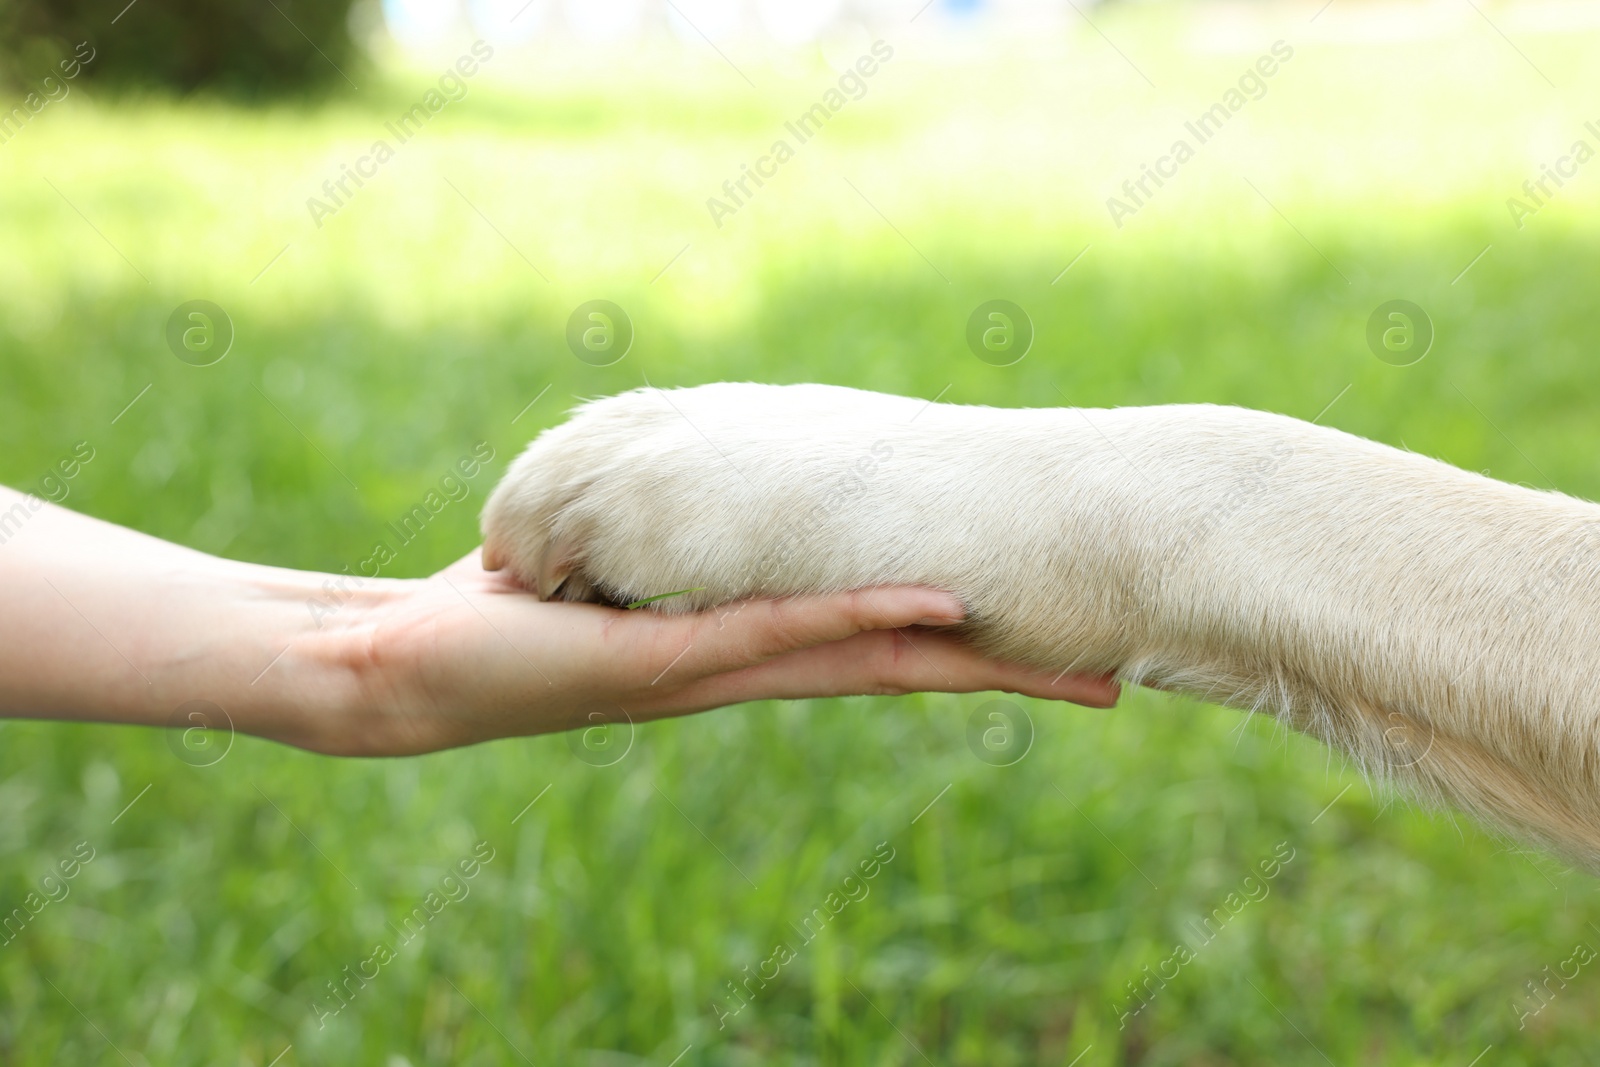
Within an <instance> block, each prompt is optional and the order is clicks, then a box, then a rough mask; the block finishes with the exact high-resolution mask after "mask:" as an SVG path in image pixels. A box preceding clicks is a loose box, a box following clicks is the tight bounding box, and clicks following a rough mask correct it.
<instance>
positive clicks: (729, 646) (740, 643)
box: [682, 586, 966, 676]
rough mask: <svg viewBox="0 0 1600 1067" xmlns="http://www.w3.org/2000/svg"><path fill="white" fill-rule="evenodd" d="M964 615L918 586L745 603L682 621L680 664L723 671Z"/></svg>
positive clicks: (953, 602) (952, 600)
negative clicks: (684, 644)
mask: <svg viewBox="0 0 1600 1067" xmlns="http://www.w3.org/2000/svg"><path fill="white" fill-rule="evenodd" d="M965 617H966V609H965V607H963V605H962V604H961V601H960V600H959V599H958V598H956V597H955V596H954V595H952V594H950V593H946V592H943V591H941V590H938V589H928V588H924V587H922V586H880V587H878V588H872V589H856V590H852V591H850V592H847V593H826V594H822V595H818V596H804V597H784V598H782V599H778V600H745V601H740V602H738V603H735V604H727V605H724V606H723V607H720V608H713V609H712V610H710V611H707V612H702V613H700V614H698V615H696V616H693V617H691V618H687V619H685V620H684V623H683V624H684V625H685V626H687V627H688V633H687V635H686V636H687V638H688V641H689V645H688V646H687V653H686V654H685V655H684V663H683V664H682V668H683V669H684V670H685V671H687V672H689V673H691V674H692V675H699V676H704V675H709V674H723V673H725V672H727V671H731V670H738V669H740V668H743V667H749V666H752V665H754V664H757V663H761V662H764V661H766V660H769V659H772V658H773V657H774V656H781V655H783V654H785V653H789V652H794V651H797V650H799V649H804V648H811V647H813V646H816V645H825V644H829V643H832V642H836V641H842V640H844V639H845V638H847V637H851V636H853V635H855V634H859V633H862V632H863V631H869V630H889V629H895V628H899V627H905V626H916V625H924V626H946V625H951V624H954V623H957V622H960V621H961V620H962V619H963V618H965Z"/></svg>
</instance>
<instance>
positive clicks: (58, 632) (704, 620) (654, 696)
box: [0, 486, 1118, 756]
mask: <svg viewBox="0 0 1600 1067" xmlns="http://www.w3.org/2000/svg"><path fill="white" fill-rule="evenodd" d="M19 504H21V505H22V506H23V508H24V509H27V508H29V506H30V505H29V504H28V503H26V502H25V498H24V496H23V495H22V494H21V493H18V492H16V491H14V490H11V489H8V488H5V487H3V486H0V517H3V516H5V515H6V514H8V513H9V514H13V515H16V514H19V513H17V512H15V511H14V510H13V509H14V507H15V506H16V505H19ZM0 533H5V534H6V535H7V536H6V539H5V541H4V543H3V544H0V716H4V717H12V718H35V719H63V720H81V721H93V722H106V723H126V724H136V725H144V726H169V725H174V721H175V720H174V713H175V711H176V710H177V709H178V708H180V707H181V706H183V705H185V704H188V703H189V702H190V701H195V700H204V701H209V702H211V703H213V704H215V705H217V706H219V707H221V708H222V709H224V710H225V711H226V713H227V715H228V718H229V719H230V720H231V722H232V725H233V728H234V729H236V730H238V731H240V732H242V733H247V734H254V735H256V736H259V737H265V738H270V739H272V740H275V741H281V742H283V743H285V744H290V745H295V746H298V747H300V748H304V749H309V750H311V751H313V752H321V753H327V754H331V755H350V756H400V755H412V754H416V753H423V752H432V751H436V750H439V749H446V748H453V747H456V746H460V745H470V744H476V743H478V742H480V741H489V740H493V739H495V738H500V737H514V736H524V735H528V734H541V733H550V732H554V731H559V730H567V729H571V728H573V727H576V726H585V725H589V724H590V723H591V722H592V721H596V720H595V719H593V718H592V716H593V715H594V714H597V713H598V714H600V715H603V716H608V717H611V718H612V719H613V721H619V720H620V719H621V718H622V717H623V716H624V715H625V716H626V717H627V718H628V719H630V720H631V721H633V722H635V723H641V722H646V721H649V720H651V719H659V718H666V717H669V716H675V715H685V714H689V713H692V712H697V711H705V710H708V709H711V708H716V707H721V706H723V705H727V704H735V703H740V702H743V701H749V700H768V699H798V698H805V697H829V696H851V695H898V694H903V693H911V692H921V691H930V692H951V693H971V692H985V691H991V690H998V691H1004V692H1011V693H1021V694H1025V695H1028V696H1035V697H1043V698H1046V699H1052V700H1062V701H1069V702H1072V703H1076V704H1083V705H1087V706H1090V707H1110V706H1111V705H1113V704H1115V703H1116V700H1117V697H1118V689H1117V686H1116V684H1115V683H1114V682H1112V681H1110V680H1108V679H1104V678H1097V677H1087V676H1079V675H1055V674H1052V673H1049V672H1046V673H1040V672H1037V671H1033V670H1030V669H1028V668H1025V667H1020V666H1016V665H1013V664H1008V663H1001V662H996V661H993V660H988V659H985V658H984V657H982V656H981V655H979V654H978V653H977V652H976V651H974V650H973V649H972V648H971V647H969V646H968V645H966V644H964V643H963V642H962V641H960V640H958V639H957V638H955V637H954V636H952V635H949V634H946V633H941V632H939V630H938V629H937V627H939V626H945V625H950V624H953V623H956V622H959V621H960V620H961V618H962V614H963V608H962V605H961V603H960V601H959V600H957V599H956V598H955V597H954V596H952V595H950V594H948V593H945V592H941V591H939V590H936V589H926V588H919V587H904V586H903V587H880V588H875V589H863V590H857V591H854V592H850V593H840V594H833V595H826V596H813V597H793V598H787V599H783V600H751V601H745V602H742V603H738V604H730V605H725V606H724V607H721V608H716V609H713V610H711V611H707V612H703V613H700V614H697V615H672V616H668V615H660V614H657V613H654V612H652V611H650V610H649V609H639V610H634V611H627V610H623V609H619V608H610V607H600V606H597V605H593V604H573V603H545V602H542V601H540V600H538V599H537V598H536V597H535V596H533V595H532V594H529V593H527V592H524V591H523V590H521V589H519V588H517V587H516V586H515V585H513V584H512V583H511V581H510V579H509V578H507V577H506V576H505V575H504V573H503V572H502V573H489V572H486V571H484V570H483V568H482V565H481V563H480V560H479V556H478V552H477V551H476V550H474V551H473V552H472V553H471V554H469V555H468V556H466V557H465V558H464V559H462V560H460V561H459V562H457V563H455V564H454V565H452V566H450V567H448V568H446V569H445V570H443V571H441V572H439V573H438V574H435V575H433V576H432V577H429V578H418V579H388V578H380V579H371V580H366V581H364V582H363V584H361V585H360V586H359V587H356V586H355V585H354V583H353V582H351V580H350V579H349V578H348V577H347V576H344V575H334V574H321V573H317V572H311V571H295V570H287V569H283V568H278V567H266V566H261V565H258V564H253V563H241V562H238V561H236V560H228V559H222V558H219V557H216V556H209V555H206V554H205V553H202V552H197V551H195V550H193V549H189V548H184V547H182V546H180V545H175V544H171V543H169V542H166V541H161V540H158V539H157V538H154V537H150V536H147V535H145V534H141V533H138V532H136V531H133V530H129V529H126V528H124V527H120V526H115V525H112V524H110V523H106V522H101V521H100V520H98V519H92V518H89V517H87V516H84V515H80V514H77V513H76V512H73V511H70V510H67V509H66V508H60V507H56V506H55V505H52V504H43V505H42V506H41V507H39V508H38V509H37V510H33V511H31V512H29V514H28V517H27V518H26V519H25V520H24V521H23V522H22V524H21V526H20V528H19V527H16V526H15V524H13V525H12V526H11V527H0ZM330 582H332V583H340V582H342V583H343V586H342V589H341V590H340V592H339V593H338V596H337V601H334V600H331V599H330V595H329V592H328V588H329V587H328V586H327V584H326V583H330ZM314 600H321V601H322V602H323V603H324V604H327V603H337V610H334V611H333V612H332V613H331V614H329V613H328V612H327V611H326V610H322V611H316V612H314V611H313V610H311V609H310V608H309V607H308V602H310V601H314ZM180 725H187V723H180ZM213 725H215V724H213Z"/></svg>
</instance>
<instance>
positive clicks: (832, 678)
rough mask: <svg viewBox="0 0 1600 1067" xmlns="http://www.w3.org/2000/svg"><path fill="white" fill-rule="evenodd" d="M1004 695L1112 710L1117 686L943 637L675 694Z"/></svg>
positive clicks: (880, 635)
mask: <svg viewBox="0 0 1600 1067" xmlns="http://www.w3.org/2000/svg"><path fill="white" fill-rule="evenodd" d="M992 690H1002V691H1004V692H1008V693H1021V694H1023V695H1026V696H1033V697H1042V698H1044V699H1047V700H1065V701H1068V702H1070V703H1074V704H1083V705H1085V706H1087V707H1095V708H1107V707H1111V706H1113V705H1114V704H1116V702H1117V700H1118V698H1119V697H1120V695H1121V687H1120V686H1119V685H1118V684H1117V683H1116V682H1115V681H1113V680H1112V679H1110V678H1109V677H1102V676H1095V675H1084V674H1059V673H1056V672H1052V671H1037V670H1034V669H1033V668H1030V667H1024V666H1021V665H1018V664H1014V663H1004V662H1001V661H998V660H992V659H987V658H985V657H984V656H983V655H982V654H980V653H979V652H978V651H977V650H976V649H974V648H973V647H972V646H971V645H969V644H967V643H966V642H964V641H961V640H960V639H958V638H955V637H953V636H950V635H946V634H928V633H919V634H915V635H910V634H904V633H897V632H895V631H888V632H870V633H860V634H857V635H855V636H853V637H849V638H846V639H845V640H842V641H836V642H832V643H830V644H825V645H818V646H814V647H811V648H807V649H802V650H800V651H797V652H791V653H788V654H786V655H781V656H778V657H776V658H773V659H770V660H767V661H766V662H764V663H760V664H756V665H754V666H750V667H745V668H742V669H740V670H736V671H733V672H730V673H728V674H723V675H718V676H715V677H711V678H706V679H703V680H701V681H700V682H697V683H694V684H692V685H689V686H685V687H683V688H682V689H681V690H679V692H678V694H677V696H678V699H680V700H682V701H684V702H685V703H686V704H689V705H692V706H694V707H696V708H700V707H706V708H710V707H718V706H720V705H722V704H729V703H737V702H740V701H746V700H793V699H800V698H805V697H834V696H863V695H865V696H893V695H900V694H904V693H913V692H935V693H980V692H989V691H992Z"/></svg>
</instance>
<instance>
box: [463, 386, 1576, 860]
mask: <svg viewBox="0 0 1600 1067" xmlns="http://www.w3.org/2000/svg"><path fill="white" fill-rule="evenodd" d="M483 529H484V534H485V550H484V559H485V561H486V565H487V566H489V567H490V568H491V569H497V568H499V567H502V566H504V567H509V568H510V569H511V570H512V572H513V573H514V574H515V575H516V576H517V578H518V579H519V580H520V581H521V582H523V583H524V584H525V585H526V586H527V587H528V588H530V589H533V590H536V591H537V592H538V594H539V595H540V596H541V597H543V598H546V599H549V598H552V597H558V598H564V599H577V600H609V601H613V602H626V601H631V600H634V599H638V598H643V597H648V596H654V595H657V594H662V593H668V592H675V591H678V590H685V589H693V590H697V591H695V592H690V593H686V594H684V595H682V596H677V597H673V598H669V599H666V600H663V601H660V602H659V603H658V604H657V605H655V607H656V608H657V609H658V610H663V611H688V610H691V609H700V608H706V607H709V606H712V605H715V604H719V603H723V602H726V601H729V600H734V599H738V598H742V597H747V596H756V595H787V594H795V593H811V592H822V591H834V590H844V589H852V588H858V587H864V586H872V585H879V584H888V583H896V584H900V583H905V584H926V585H930V586H936V587H939V588H942V589H947V590H950V591H952V592H955V593H956V594H958V595H960V596H961V597H962V598H963V599H964V600H965V601H966V603H967V604H968V606H969V609H970V617H969V620H968V622H966V623H964V624H963V630H964V631H965V632H966V633H967V634H968V635H969V636H970V638H971V639H972V640H973V641H974V642H976V643H977V644H978V645H979V646H980V647H981V648H982V649H984V650H985V651H986V652H989V653H992V654H993V655H995V656H999V657H1003V658H1006V659H1012V660H1017V661H1021V662H1024V663H1028V664H1032V665H1035V666H1040V667H1046V668H1054V669H1071V670H1082V671H1091V672H1108V673H1110V672H1114V673H1115V674H1116V675H1117V676H1118V677H1120V678H1122V679H1124V680H1126V681H1128V682H1133V683H1141V684H1146V685H1155V686H1159V687H1161V688H1164V689H1173V690H1181V691H1186V692H1190V693H1194V694H1196V695H1199V696H1201V697H1203V698H1205V699H1208V700H1212V701H1217V702H1220V703H1225V704H1229V705H1232V706H1234V707H1238V708H1243V709H1246V710H1249V711H1254V712H1261V713H1266V714H1271V715H1274V716H1276V717H1278V718H1279V719H1280V720H1281V721H1283V722H1285V723H1288V724H1290V725H1292V726H1294V727H1295V728H1297V729H1300V730H1303V731H1305V732H1307V733H1309V734H1312V735H1313V736H1316V737H1318V738H1321V739H1322V740H1323V741H1325V742H1328V743H1329V744H1333V745H1336V746H1338V747H1339V748H1341V749H1343V750H1344V751H1346V752H1348V753H1350V755H1351V756H1353V757H1354V759H1355V760H1356V761H1357V763H1358V764H1359V765H1361V766H1362V767H1363V768H1365V769H1366V770H1367V771H1368V772H1370V773H1372V774H1374V775H1376V776H1379V777H1381V778H1385V779H1388V780H1392V781H1395V782H1397V783H1398V784H1401V785H1403V786H1405V787H1408V788H1409V789H1410V790H1411V791H1413V792H1415V793H1418V794H1420V795H1422V796H1423V797H1424V798H1425V799H1431V800H1442V801H1447V802H1450V803H1453V804H1456V805H1458V806H1460V807H1463V808H1466V809H1467V810H1469V811H1471V812H1474V813H1476V814H1477V815H1479V816H1480V817H1482V818H1484V819H1486V820H1487V821H1489V822H1490V823H1492V824H1494V825H1496V826H1498V827H1501V828H1503V829H1505V830H1508V831H1511V832H1514V833H1517V834H1520V835H1523V836H1528V837H1532V838H1534V839H1535V840H1537V841H1539V842H1541V843H1543V844H1545V845H1547V846H1550V847H1553V848H1555V849H1557V850H1559V851H1562V852H1564V853H1566V854H1568V855H1570V856H1572V857H1574V858H1576V859H1577V860H1579V861H1580V862H1584V863H1586V864H1587V865H1588V866H1590V867H1591V868H1593V869H1600V670H1597V669H1596V667H1595V664H1594V657H1593V653H1594V651H1595V650H1596V649H1597V648H1600V506H1596V505H1594V504H1590V503H1586V502H1584V501H1580V500H1577V499H1574V498H1571V497H1567V496H1563V495H1561V494H1559V493H1548V492H1538V491H1535V490H1532V489H1527V488H1522V487H1519V486H1515V485H1508V484H1505V483H1503V482H1498V481H1494V480H1492V479H1489V478H1486V477H1482V476H1480V475H1477V474H1472V473H1468V472H1466V471H1462V470H1458V469H1456V468H1454V467H1451V466H1448V465H1447V464H1444V463H1441V462H1438V461H1437V460H1432V459H1428V458H1426V457H1423V456H1419V455H1415V454H1413V453H1410V452H1403V451H1400V450H1397V449H1394V448H1390V447H1387V446H1385V445H1380V444H1376V443H1373V442H1371V441H1367V440H1363V439H1361V438H1358V437H1353V436H1351V435H1349V434H1345V433H1342V432H1339V431H1337V430H1332V429H1328V428H1325V427H1320V426H1315V425H1311V424H1309V423H1305V422H1301V421H1298V420H1296V419H1292V418H1287V417H1285V416H1281V415H1271V414H1266V413H1263V412H1258V411H1249V410H1244V409H1240V408H1231V407H1216V406H1210V405H1177V406H1166V407H1149V408H1117V409H1110V410H1088V409H1077V408H1038V409H1021V410H1011V409H996V408H984V407H963V406H957V405H950V404H929V403H927V402H926V401H923V400H917V399H909V398H905V397H896V396H885V395H882V394H876V393H867V392H861V391H858V390H852V389H844V388H838V387H834V386H823V385H796V386H766V385H753V384H721V385H708V386H701V387H698V388H692V389H678V390H671V391H665V392H663V391H661V390H655V389H648V390H637V391H634V392H630V393H625V394H622V395H620V396H615V397H611V398H608V399H604V400H599V401H596V402H593V403H590V404H588V405H586V406H584V407H583V408H581V409H580V410H579V411H578V412H577V413H576V414H575V415H574V417H573V418H572V419H571V421H569V422H567V423H566V424H564V425H562V426H558V427H556V428H554V429H551V430H548V431H546V432H545V433H543V434H542V435H540V437H539V438H538V439H537V440H536V441H535V442H534V443H533V444H532V445H531V446H530V447H529V448H528V450H527V451H526V452H525V453H524V454H523V455H522V456H521V457H520V458H519V459H518V460H517V461H516V462H515V463H514V464H513V466H512V468H511V470H510V471H509V472H508V474H507V475H506V477H505V479H504V480H503V481H502V483H501V484H500V486H499V487H498V488H497V489H496V491H495V493H494V494H493V496H492V497H491V499H490V500H489V503H488V505H487V507H486V509H485V511H484V519H483Z"/></svg>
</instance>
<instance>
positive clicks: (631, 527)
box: [483, 383, 926, 611]
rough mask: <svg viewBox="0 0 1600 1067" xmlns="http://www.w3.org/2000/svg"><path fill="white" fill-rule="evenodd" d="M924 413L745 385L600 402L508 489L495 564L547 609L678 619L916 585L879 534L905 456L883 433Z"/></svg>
mask: <svg viewBox="0 0 1600 1067" xmlns="http://www.w3.org/2000/svg"><path fill="white" fill-rule="evenodd" d="M920 406H923V402H921V401H916V400H909V399H906V398H902V397H885V396H879V395H876V394H868V393H860V392H857V391H855V390H850V389H842V388H837V387H833V386H820V385H797V386H763V385H751V384H737V383H736V384H720V385H708V386H700V387H698V388H692V389H676V390H670V391H663V390H659V389H654V388H645V389H638V390H634V391H632V392H628V393H623V394H621V395H618V396H614V397H609V398H606V399H603V400H598V401H594V402H591V403H589V404H586V405H585V406H583V407H582V408H580V409H578V410H577V412H575V413H574V415H573V416H572V418H571V419H570V420H569V421H567V422H566V423H563V424H562V425H560V426H557V427H554V428H552V429H550V430H547V431H545V432H544V433H542V434H541V435H540V436H539V437H538V438H537V439H536V440H535V441H534V442H533V443H532V444H531V445H530V446H529V447H528V448H527V450H526V451H525V452H523V454H522V455H521V456H520V457H518V459H517V460H516V461H515V462H514V463H513V464H512V466H511V468H510V470H509V471H508V472H507V474H506V476H505V478H504V479H503V480H502V481H501V483H500V484H499V486H497V487H496V489H495V491H494V493H493V495H492V496H491V497H490V499H489V502H488V504H487V506H486V507H485V509H484V514H483V533H484V556H483V558H484V566H485V567H486V568H488V569H490V570H498V569H501V568H504V569H506V570H508V571H509V572H510V573H511V574H512V575H513V576H514V577H515V579H516V580H517V581H518V582H519V583H520V584H522V585H523V586H524V587H525V588H527V589H529V590H532V591H534V592H537V593H538V595H539V596H540V597H541V598H543V599H546V600H549V599H561V600H587V601H598V602H602V603H614V604H626V603H631V602H634V601H637V600H642V599H645V598H650V597H662V599H661V600H660V601H658V602H656V603H657V606H658V607H659V609H661V610H667V611H689V610H694V609H699V608H704V607H709V606H711V605H714V604H719V603H725V602H727V601H729V600H734V599H739V598H741V597H745V596H752V595H758V594H770V595H779V594H785V593H796V592H823V591H832V590H838V589H846V588H852V587H857V586H862V585H870V584H876V583H879V582H883V581H890V580H905V579H906V578H907V577H909V576H908V575H907V574H904V573H900V568H897V567H896V566H894V565H893V561H894V557H895V555H896V554H895V552H894V551H893V548H892V546H890V545H887V544H885V543H884V542H883V540H882V539H881V538H878V539H876V540H874V538H873V537H872V535H871V532H870V531H871V528H872V526H873V524H874V522H875V521H878V520H879V519H880V518H881V512H882V511H883V508H884V507H885V506H886V502H887V501H888V500H889V499H890V498H891V497H892V496H893V495H894V494H893V493H889V492H886V491H885V489H886V488H887V487H886V486H885V485H883V484H881V483H883V482H884V481H885V479H882V478H881V477H880V471H881V468H882V467H883V465H884V464H885V463H886V462H889V461H890V460H891V459H892V458H893V456H894V445H893V444H892V443H891V441H890V440H889V439H888V438H889V437H892V436H893V434H892V433H890V432H888V431H886V430H885V424H886V422H894V421H899V422H908V421H909V420H910V419H911V418H912V417H913V416H914V415H915V413H916V409H917V408H918V407H920ZM902 532H904V531H903V530H902ZM902 562H903V561H902ZM922 577H926V576H922ZM663 594H677V595H673V596H663Z"/></svg>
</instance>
